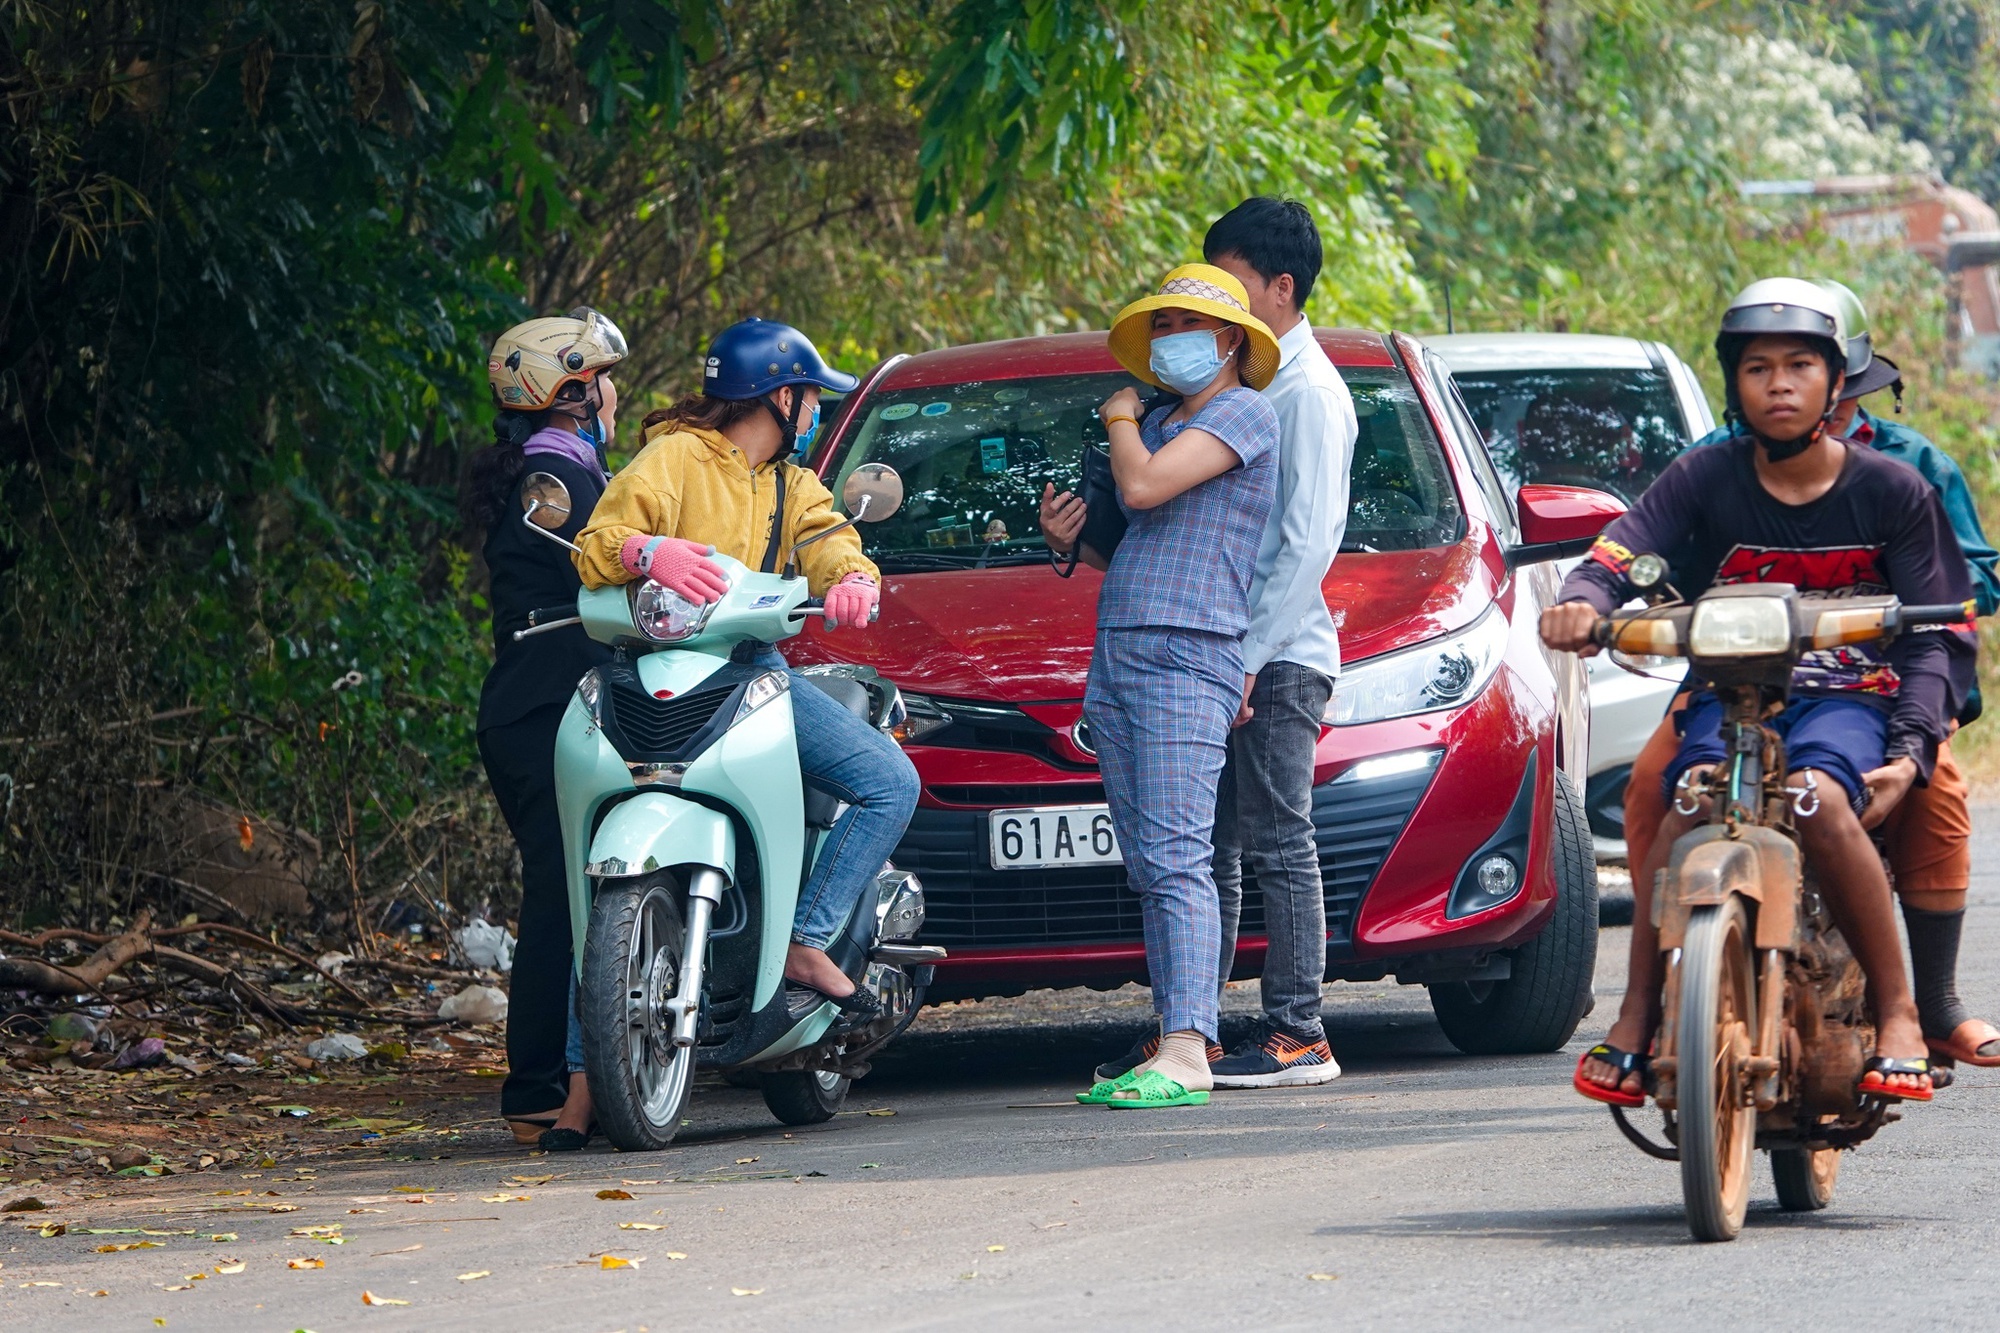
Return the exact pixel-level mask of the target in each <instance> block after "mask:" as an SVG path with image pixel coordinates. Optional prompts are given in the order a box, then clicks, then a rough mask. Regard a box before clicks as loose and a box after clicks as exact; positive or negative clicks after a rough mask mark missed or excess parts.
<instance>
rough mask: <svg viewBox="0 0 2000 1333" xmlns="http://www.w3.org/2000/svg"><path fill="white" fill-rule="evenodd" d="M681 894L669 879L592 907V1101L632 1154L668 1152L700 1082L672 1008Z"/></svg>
mask: <svg viewBox="0 0 2000 1333" xmlns="http://www.w3.org/2000/svg"><path fill="white" fill-rule="evenodd" d="M680 898H681V888H680V885H679V883H678V882H677V881H676V880H675V878H674V876H673V875H672V874H670V873H667V872H664V871H663V872H660V873H658V874H654V875H648V876H646V877H644V878H642V879H639V880H637V881H635V882H634V883H632V884H630V885H627V886H620V887H616V888H606V889H603V890H600V891H599V893H598V895H597V898H596V900H595V901H594V902H593V903H592V904H591V909H590V933H589V935H588V936H587V937H586V939H585V941H584V948H583V976H582V978H581V980H580V981H579V983H578V987H577V1008H578V1011H579V1014H578V1016H579V1018H580V1020H581V1022H582V1024H583V1062H584V1068H585V1070H586V1072H587V1074H588V1076H589V1079H590V1101H591V1106H592V1108H593V1109H594V1111H595V1112H596V1115H597V1123H598V1125H599V1127H601V1128H602V1129H603V1131H604V1137H605V1138H607V1139H609V1140H610V1141H611V1144H612V1146H613V1147H615V1148H620V1149H622V1150H624V1151H626V1152H647V1151H652V1150H656V1149H659V1148H664V1147H666V1146H667V1145H668V1144H669V1143H672V1142H673V1139H674V1135H675V1134H676V1133H677V1132H678V1131H679V1129H680V1124H681V1111H682V1109H683V1108H685V1107H686V1105H687V1099H688V1090H689V1088H690V1087H691V1086H692V1085H693V1083H694V1049H693V1048H692V1047H677V1046H675V1045H674V1044H673V1036H674V1020H673V1014H672V1012H671V1011H670V1010H669V1009H668V1008H667V1002H668V1001H669V1000H671V999H673V998H674V994H675V992H676V990H677V989H678V987H679V984H680V974H681V967H682V946H683V942H684V940H685V938H686V933H685V931H684V929H683V927H682V922H681V905H680Z"/></svg>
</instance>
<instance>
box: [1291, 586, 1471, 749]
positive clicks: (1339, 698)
mask: <svg viewBox="0 0 2000 1333" xmlns="http://www.w3.org/2000/svg"><path fill="white" fill-rule="evenodd" d="M1506 651H1507V619H1506V617H1505V616H1503V615H1501V614H1500V608H1499V607H1497V606H1496V607H1489V608H1487V611H1486V614H1485V615H1483V616H1481V617H1480V618H1479V619H1478V620H1475V621H1473V622H1472V624H1471V625H1469V626H1467V627H1466V628H1465V629H1462V630H1460V631H1459V632H1458V633H1456V634H1447V635H1445V636H1444V637H1443V638H1438V639H1433V640H1431V641H1430V642H1429V643H1425V644H1420V645H1418V646H1417V647H1415V648H1409V649H1405V650H1404V651H1402V652H1399V653H1388V654H1385V655H1384V656H1382V657H1377V658H1373V659H1371V660H1369V661H1366V662H1362V663H1359V664H1357V665H1355V666H1351V667H1350V666H1343V667H1342V668H1341V670H1340V679H1339V680H1337V681H1335V682H1334V686H1333V698H1332V699H1331V700H1329V701H1328V702H1327V705H1326V714H1325V720H1326V721H1327V723H1328V724H1329V725H1332V726H1336V727H1352V726H1358V725H1360V724H1361V723H1364V722H1386V721H1387V720H1389V719H1390V718H1393V717H1408V716H1410V715H1411V714H1413V713H1429V712H1434V711H1436V710H1437V709H1440V708H1456V707H1458V706H1459V705H1460V704H1462V703H1465V702H1467V701H1468V700H1470V699H1472V698H1473V697H1474V696H1476V695H1477V694H1478V693H1479V692H1480V691H1481V690H1483V689H1485V688H1486V683H1487V682H1488V681H1490V680H1492V679H1493V673H1494V672H1495V671H1497V670H1499V668H1500V659H1501V657H1502V656H1503V655H1504V654H1505V652H1506Z"/></svg>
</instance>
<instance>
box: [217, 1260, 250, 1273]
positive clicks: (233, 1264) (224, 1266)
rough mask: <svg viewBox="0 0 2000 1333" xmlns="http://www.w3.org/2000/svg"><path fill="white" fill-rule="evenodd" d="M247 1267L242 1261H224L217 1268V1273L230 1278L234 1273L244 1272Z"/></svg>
mask: <svg viewBox="0 0 2000 1333" xmlns="http://www.w3.org/2000/svg"><path fill="white" fill-rule="evenodd" d="M245 1266H246V1265H245V1262H244V1261H243V1260H241V1259H224V1260H223V1261H222V1262H221V1263H219V1264H217V1265H216V1266H215V1271H216V1272H218V1273H220V1274H222V1275H223V1276H224V1277H228V1276H229V1275H230V1274H232V1273H240V1272H242V1271H243V1269H244V1267H245Z"/></svg>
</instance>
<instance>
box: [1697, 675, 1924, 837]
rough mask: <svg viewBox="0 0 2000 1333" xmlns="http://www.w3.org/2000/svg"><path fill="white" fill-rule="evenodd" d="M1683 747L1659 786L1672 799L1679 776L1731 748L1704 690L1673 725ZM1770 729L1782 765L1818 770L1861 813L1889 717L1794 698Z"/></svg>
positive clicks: (1860, 707) (1847, 703)
mask: <svg viewBox="0 0 2000 1333" xmlns="http://www.w3.org/2000/svg"><path fill="white" fill-rule="evenodd" d="M1675 725H1676V726H1677V727H1678V728H1679V730H1680V733H1681V748H1680V751H1679V753H1677V754H1676V755H1674V762H1673V763H1671V764H1668V765H1667V775H1666V782H1665V785H1664V788H1663V790H1664V791H1665V794H1666V798H1667V801H1668V802H1669V803H1670V804H1671V803H1672V801H1673V799H1674V784H1676V783H1678V782H1679V781H1680V779H1681V774H1683V773H1685V772H1687V771H1688V770H1689V769H1690V768H1694V767H1696V766H1697V765H1700V764H1719V763H1721V762H1722V761H1723V760H1724V759H1726V758H1727V757H1728V754H1729V752H1728V751H1727V750H1725V749H1724V748H1723V745H1722V701H1721V700H1720V699H1718V698H1716V697H1715V696H1714V695H1713V694H1709V693H1707V692H1705V691H1704V692H1703V693H1701V694H1697V695H1695V696H1694V697H1693V698H1692V699H1689V700H1688V705H1687V707H1686V708H1685V709H1683V710H1682V711H1681V713H1680V715H1679V718H1678V721H1677V722H1676V724H1675ZM1770 727H1771V730H1773V731H1775V732H1777V733H1778V737H1779V739H1781V740H1782V741H1784V743H1785V767H1786V768H1787V770H1789V771H1790V772H1793V773H1796V772H1798V771H1799V770H1800V769H1804V768H1816V769H1818V770H1819V771H1820V772H1821V773H1824V774H1825V775H1826V776H1827V777H1829V778H1832V779H1833V780H1834V781H1835V782H1838V783H1839V784H1840V785H1841V786H1842V787H1843V788H1844V789H1846V792H1847V803H1848V805H1849V806H1851V807H1853V809H1854V810H1855V811H1856V812H1857V813H1859V812H1860V810H1861V808H1862V806H1863V805H1864V804H1866V802H1865V800H1864V794H1865V793H1864V785H1863V783H1862V781H1861V778H1862V775H1863V774H1864V773H1867V772H1868V771H1869V770H1870V769H1875V768H1880V767H1882V763H1883V755H1882V749H1883V746H1884V744H1885V743H1886V742H1887V738H1888V734H1889V715H1888V714H1887V713H1884V712H1882V711H1881V710H1880V709H1878V708H1874V707H1871V706H1870V705H1868V704H1865V703H1862V702H1861V701H1860V700H1858V699H1798V700H1795V701H1793V703H1792V704H1791V705H1790V706H1789V707H1787V708H1786V709H1785V711H1784V712H1782V713H1780V714H1778V715H1777V716H1776V717H1774V718H1772V719H1771V722H1770Z"/></svg>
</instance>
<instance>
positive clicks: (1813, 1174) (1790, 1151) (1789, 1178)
mask: <svg viewBox="0 0 2000 1333" xmlns="http://www.w3.org/2000/svg"><path fill="white" fill-rule="evenodd" d="M1839 1177H1840V1150H1839V1149H1838V1148H1821V1149H1819V1150H1818V1151H1817V1152H1815V1151H1814V1150H1813V1149H1811V1148H1774V1149H1772V1150H1771V1182H1772V1183H1773V1184H1774V1185H1776V1186H1777V1187H1778V1206H1779V1207H1780V1208H1782V1209H1784V1210H1785V1211H1786V1212H1788V1213H1816V1212H1818V1211H1819V1210H1820V1209H1822V1208H1824V1207H1826V1206H1827V1205H1828V1204H1829V1203H1832V1202H1833V1185H1834V1181H1836V1180H1837V1179H1839Z"/></svg>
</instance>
